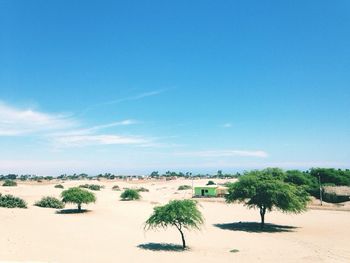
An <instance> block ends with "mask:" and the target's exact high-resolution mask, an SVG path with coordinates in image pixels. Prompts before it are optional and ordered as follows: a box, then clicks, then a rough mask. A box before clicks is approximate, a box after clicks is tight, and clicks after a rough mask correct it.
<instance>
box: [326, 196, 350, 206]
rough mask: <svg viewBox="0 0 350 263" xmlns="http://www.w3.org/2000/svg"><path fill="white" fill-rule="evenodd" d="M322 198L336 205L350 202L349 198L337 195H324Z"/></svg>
mask: <svg viewBox="0 0 350 263" xmlns="http://www.w3.org/2000/svg"><path fill="white" fill-rule="evenodd" d="M322 198H323V201H325V202H328V203H334V204H337V203H342V202H346V201H350V197H349V196H345V195H337V194H336V193H323V194H322Z"/></svg>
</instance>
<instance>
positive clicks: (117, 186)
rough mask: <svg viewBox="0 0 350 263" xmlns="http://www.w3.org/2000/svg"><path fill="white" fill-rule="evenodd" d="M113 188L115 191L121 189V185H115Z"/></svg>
mask: <svg viewBox="0 0 350 263" xmlns="http://www.w3.org/2000/svg"><path fill="white" fill-rule="evenodd" d="M112 190H113V191H120V187H119V185H114V186H113V187H112Z"/></svg>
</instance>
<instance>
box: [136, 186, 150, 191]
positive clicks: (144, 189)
mask: <svg viewBox="0 0 350 263" xmlns="http://www.w3.org/2000/svg"><path fill="white" fill-rule="evenodd" d="M136 191H137V192H149V190H148V189H147V188H144V187H140V188H137V189H136Z"/></svg>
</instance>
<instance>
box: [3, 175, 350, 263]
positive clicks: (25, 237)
mask: <svg viewBox="0 0 350 263" xmlns="http://www.w3.org/2000/svg"><path fill="white" fill-rule="evenodd" d="M216 181H218V180H216ZM205 182H207V180H203V181H195V185H202V184H204V183H205ZM82 183H92V182H77V181H75V182H66V183H64V185H65V187H68V186H74V185H79V184H82ZM93 183H98V184H104V185H105V186H106V188H105V189H103V190H102V191H100V192H95V193H96V195H97V202H96V203H95V204H90V205H88V206H83V208H87V209H90V210H91V212H88V213H84V214H56V213H55V210H54V209H46V208H39V207H35V206H33V203H34V202H35V201H37V200H39V199H40V198H41V197H42V196H45V195H53V196H57V197H59V194H60V192H61V189H55V188H54V187H53V184H47V185H31V184H21V183H20V184H19V186H18V187H0V193H2V194H7V193H10V194H13V195H16V196H19V197H22V198H24V199H25V200H26V201H27V202H28V205H29V207H28V209H5V208H0V222H1V224H0V262H14V261H17V262H75V263H78V262H84V263H87V262H176V263H178V262H191V263H195V262H198V263H203V262H350V245H349V244H350V212H346V211H327V210H325V211H322V210H310V211H308V212H306V213H304V214H301V215H287V214H283V213H279V212H272V213H268V214H267V215H266V222H267V223H273V224H278V225H287V226H292V227H296V228H295V229H290V231H289V232H274V233H271V232H266V233H254V232H247V231H237V230H236V231H234V230H232V229H231V230H230V229H228V230H227V229H222V228H219V227H216V226H214V224H229V223H234V222H238V221H248V222H254V221H255V222H258V221H259V213H258V211H257V210H248V209H247V208H245V207H243V206H241V205H227V204H224V203H221V202H204V201H200V205H201V208H200V209H201V211H202V212H203V214H204V217H205V220H206V222H205V225H204V226H203V229H202V231H200V232H198V231H194V232H186V237H187V243H188V245H189V247H190V250H189V251H185V252H176V251H170V252H169V251H150V250H145V249H141V248H139V247H138V245H140V244H147V243H173V244H180V241H181V240H180V236H179V233H178V232H177V231H176V230H175V229H168V230H167V231H162V230H160V231H148V232H144V230H143V223H144V221H145V220H146V219H147V217H148V216H149V215H150V214H151V212H152V208H153V207H154V205H155V203H161V204H163V203H166V202H167V201H168V200H170V199H174V198H177V199H181V198H186V197H190V195H191V191H177V187H178V185H181V184H189V185H190V184H191V181H184V180H177V181H171V182H157V183H153V182H152V183H151V182H149V183H144V184H141V185H131V184H128V183H126V182H93ZM115 184H118V185H119V186H120V187H139V186H144V187H146V188H148V189H150V192H149V193H142V196H143V199H142V201H131V202H123V201H120V200H119V195H120V192H115V191H112V190H111V187H112V186H113V185H115ZM176 192H178V193H176ZM66 208H74V206H73V205H72V206H71V205H69V206H67V207H66ZM236 226H237V225H236ZM239 226H240V225H238V227H239ZM223 227H225V225H224V226H223ZM232 249H238V250H239V252H237V253H230V250H232Z"/></svg>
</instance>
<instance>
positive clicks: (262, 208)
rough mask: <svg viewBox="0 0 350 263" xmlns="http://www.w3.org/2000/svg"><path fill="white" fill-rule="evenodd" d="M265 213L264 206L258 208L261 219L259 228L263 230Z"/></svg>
mask: <svg viewBox="0 0 350 263" xmlns="http://www.w3.org/2000/svg"><path fill="white" fill-rule="evenodd" d="M265 213H266V208H265V207H264V206H261V207H260V217H261V223H260V228H261V229H263V228H264V226H265Z"/></svg>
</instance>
